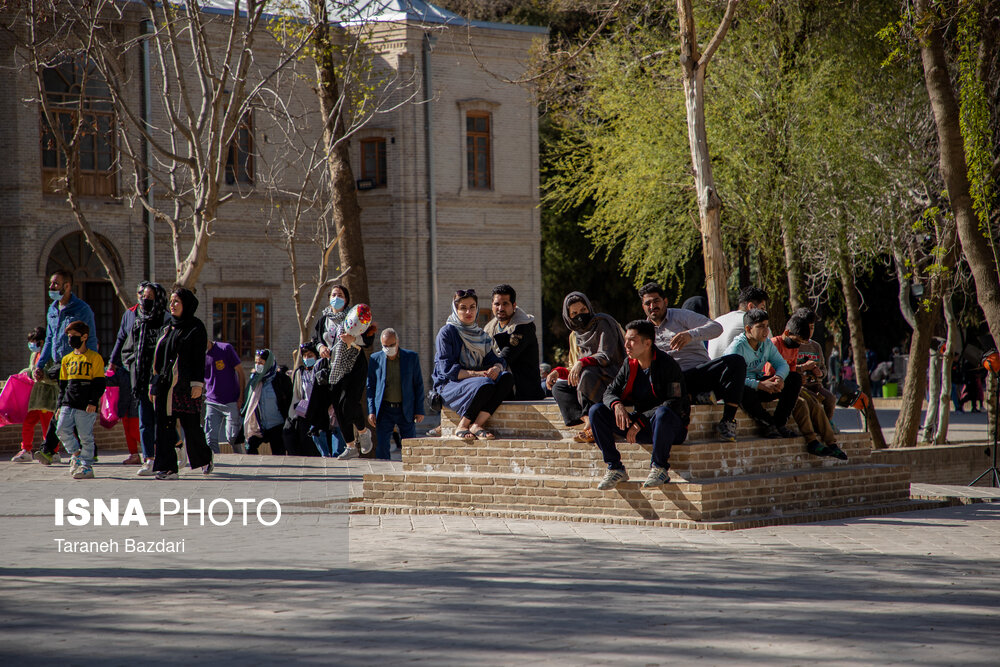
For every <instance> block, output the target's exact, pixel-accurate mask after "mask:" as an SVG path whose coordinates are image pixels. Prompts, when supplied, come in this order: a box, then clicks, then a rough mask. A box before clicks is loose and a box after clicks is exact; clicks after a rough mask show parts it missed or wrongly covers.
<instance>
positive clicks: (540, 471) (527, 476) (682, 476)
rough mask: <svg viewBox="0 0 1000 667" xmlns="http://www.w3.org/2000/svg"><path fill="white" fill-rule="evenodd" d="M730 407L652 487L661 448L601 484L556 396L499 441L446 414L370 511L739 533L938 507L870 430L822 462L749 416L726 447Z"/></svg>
mask: <svg viewBox="0 0 1000 667" xmlns="http://www.w3.org/2000/svg"><path fill="white" fill-rule="evenodd" d="M721 411H722V409H721V406H695V407H694V408H693V409H692V418H691V429H690V431H689V440H688V441H687V442H686V443H684V444H682V445H677V446H675V447H674V448H673V450H672V452H671V456H670V462H671V471H670V476H671V483H670V484H668V485H665V486H663V487H660V488H656V489H642V488H641V486H642V482H643V481H644V480H645V478H646V473H647V472H648V468H649V449H650V446H649V445H639V444H629V443H626V442H620V443H619V450H620V451H621V452H622V462H623V463H624V464H625V467H626V469H627V470H628V472H629V475H630V477H631V480H630V481H629V482H626V483H623V484H620V485H619V486H618V488H616V489H614V490H612V491H599V490H598V489H597V488H596V487H597V481H598V479H600V477H601V476H602V475H603V474H604V470H605V465H604V463H603V461H602V460H601V457H600V452H599V451H598V450H597V448H596V447H595V446H594V445H593V444H587V443H577V442H573V441H572V439H571V436H572V435H573V434H574V433H576V431H575V430H573V429H567V428H566V427H565V426H564V425H563V423H562V419H561V417H560V416H559V410H558V407H557V406H556V405H555V403H554V402H552V401H539V402H531V403H509V404H504V405H503V406H501V407H500V409H499V410H498V411H497V413H496V414H495V415H494V416H493V418H492V419H491V420H490V422H488V423H487V427H488V428H489V429H490V430H491V431H493V432H494V433H496V434H497V436H498V439H497V440H493V441H484V440H477V441H474V442H471V443H466V442H463V441H460V440H457V439H455V438H453V437H449V436H450V434H451V433H453V431H454V429H455V426H456V424H457V416H456V415H455V414H454V413H453V412H450V411H447V410H446V411H445V412H444V413H443V414H442V419H441V422H442V427H443V432H444V434H445V436H444V437H442V438H415V439H411V440H406V441H404V442H403V452H402V460H403V464H402V472H399V473H389V474H373V475H365V478H364V506H365V511H366V512H369V513H372V514H382V513H403V514H434V513H444V514H464V515H472V516H496V517H506V518H550V519H564V520H575V521H599V522H608V523H637V524H651V525H670V526H680V527H694V528H714V529H720V528H721V529H733V528H744V527H752V526H760V525H770V524H776V523H790V522H796V521H816V520H821V519H830V518H843V517H847V516H860V515H869V514H880V513H885V512H888V511H899V510H904V509H918V508H926V507H928V506H935V505H934V504H933V503H928V502H915V501H911V500H910V471H909V468H908V467H907V466H905V465H885V464H882V463H873V462H872V452H871V442H870V439H869V437H868V435H867V434H857V433H855V434H843V435H841V437H840V445H841V447H842V448H843V449H844V451H846V452H847V454H848V456H849V457H850V459H849V460H848V461H838V460H836V459H830V458H818V457H815V456H811V455H809V454H807V453H806V452H805V446H804V443H803V441H802V439H801V438H785V439H780V440H764V439H760V438H757V437H756V436H755V433H756V429H755V425H754V423H753V422H752V420H750V419H749V418H748V417H746V416H745V415H744V414H742V413H740V414H739V416H738V418H737V431H738V433H739V436H738V441H737V442H736V443H722V442H718V441H716V440H713V439H712V438H713V435H714V433H713V428H714V425H715V423H716V422H717V421H718V420H719V418H720V416H721Z"/></svg>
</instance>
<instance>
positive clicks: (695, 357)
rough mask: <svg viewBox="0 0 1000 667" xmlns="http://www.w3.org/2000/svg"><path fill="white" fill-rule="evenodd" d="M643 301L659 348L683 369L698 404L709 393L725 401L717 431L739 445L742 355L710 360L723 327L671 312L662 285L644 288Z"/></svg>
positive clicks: (690, 312)
mask: <svg viewBox="0 0 1000 667" xmlns="http://www.w3.org/2000/svg"><path fill="white" fill-rule="evenodd" d="M639 298H640V299H642V309H643V310H644V311H645V313H646V318H647V319H648V320H649V321H650V322H652V323H653V326H654V327H656V347H658V348H660V349H661V350H663V351H664V352H666V353H667V354H669V355H670V356H671V357H673V358H674V361H676V362H677V364H678V365H679V366H680V367H681V371H683V373H684V382H685V384H687V388H688V392H689V393H690V394H691V397H692V399H693V400H694V402H696V403H699V402H706V401H705V400H704V399H703V398H702V395H707V394H709V392H714V394H715V396H716V397H718V398H721V399H722V400H723V402H724V403H725V406H724V407H723V409H722V419H721V420H719V423H718V424H716V425H715V431H716V433H717V434H718V435H719V438H721V439H722V440H723V441H725V442H736V408H737V407H739V404H740V399H742V398H743V386H744V381H745V380H746V374H747V365H746V361H745V360H744V359H743V357H741V356H740V355H738V354H728V355H724V356H721V357H719V358H718V359H714V360H713V359H710V358H709V356H708V350H706V349H705V345H704V342H705V341H709V340H711V339H713V338H715V337H717V336H719V335H720V334H722V325H721V324H719V323H718V322H715V321H714V320H710V319H708V318H707V317H705V316H704V315H699V314H698V313H696V312H694V311H693V310H683V309H679V308H667V302H666V301H665V300H664V298H663V288H662V287H660V285H659V284H658V283H647V284H645V285H643V286H642V288H641V289H640V290H639ZM709 402H713V403H714V401H709Z"/></svg>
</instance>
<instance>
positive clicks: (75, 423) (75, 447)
mask: <svg viewBox="0 0 1000 667" xmlns="http://www.w3.org/2000/svg"><path fill="white" fill-rule="evenodd" d="M97 416H98V412H97V410H95V411H93V412H87V411H86V410H77V409H76V408H71V407H69V406H65V405H64V406H63V407H61V408H60V409H59V426H57V427H56V433H58V434H59V441H60V442H61V443H62V444H63V447H65V448H66V451H67V452H69V453H70V455H75V454H76V453H77V452H80V460H81V461H82V462H83V464H84V465H86V466H92V465H94V424H96V423H97ZM74 428H76V433H75V434H74V433H73V429H74ZM77 435H79V436H80V437H79V439H77ZM81 450H82V452H81Z"/></svg>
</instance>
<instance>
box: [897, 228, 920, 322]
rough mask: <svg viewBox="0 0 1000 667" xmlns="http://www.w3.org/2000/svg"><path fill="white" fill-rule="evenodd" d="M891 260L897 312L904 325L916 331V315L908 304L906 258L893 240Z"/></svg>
mask: <svg viewBox="0 0 1000 667" xmlns="http://www.w3.org/2000/svg"><path fill="white" fill-rule="evenodd" d="M892 258H893V264H895V265H896V279H897V280H898V281H899V312H900V313H901V314H902V315H903V319H904V320H906V323H907V324H909V325H910V329H916V328H917V315H916V313H914V312H913V306H912V305H911V304H910V291H911V290H910V278H909V277H908V276H907V272H906V257H905V255H903V250H902V248H900V247H899V242H898V240H897V239H895V238H893V240H892Z"/></svg>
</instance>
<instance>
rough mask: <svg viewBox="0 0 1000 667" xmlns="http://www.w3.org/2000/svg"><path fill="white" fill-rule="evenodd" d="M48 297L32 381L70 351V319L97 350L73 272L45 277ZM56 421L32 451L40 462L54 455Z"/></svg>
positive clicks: (89, 312)
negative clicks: (82, 326)
mask: <svg viewBox="0 0 1000 667" xmlns="http://www.w3.org/2000/svg"><path fill="white" fill-rule="evenodd" d="M49 298H50V299H52V304H51V305H50V306H49V310H48V312H47V313H46V315H45V346H44V347H43V348H42V351H41V353H40V354H39V355H38V362H37V363H36V364H35V370H34V377H35V380H40V379H41V378H42V373H43V372H44V369H45V365H46V364H48V363H49V362H50V361H56V362H59V361H61V360H62V358H63V357H65V356H66V355H67V354H69V353H70V352H72V351H73V348H72V347H70V344H69V338H68V337H67V336H66V327H67V325H69V323H70V322H75V321H78V320H79V321H80V322H83V323H84V324H86V325H87V327H88V328H89V329H90V337H89V338H87V347H88V348H89V349H91V350H93V351H94V352H97V351H98V347H99V346H98V342H97V326H96V325H95V324H94V311H93V310H91V308H90V306H88V305H87V304H86V303H85V302H84V301H83V299H81V298H79V297H77V296H76V295H74V294H73V274H72V273H70V272H69V271H63V270H61V269H60V270H59V271H56V272H55V273H53V274H52V277H51V278H49ZM55 422H56V420H55V419H53V420H52V422H51V423H50V424H49V430H48V432H47V433H46V434H45V443H44V444H43V445H42V448H41V449H40V450H38V451H36V452H35V460H36V461H38V462H39V463H41V464H43V465H49V464H51V463H52V462H53V456H54V455H55V456H58V454H56V450H57V449H58V448H59V437H58V436H57V435H56V423H55Z"/></svg>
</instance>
